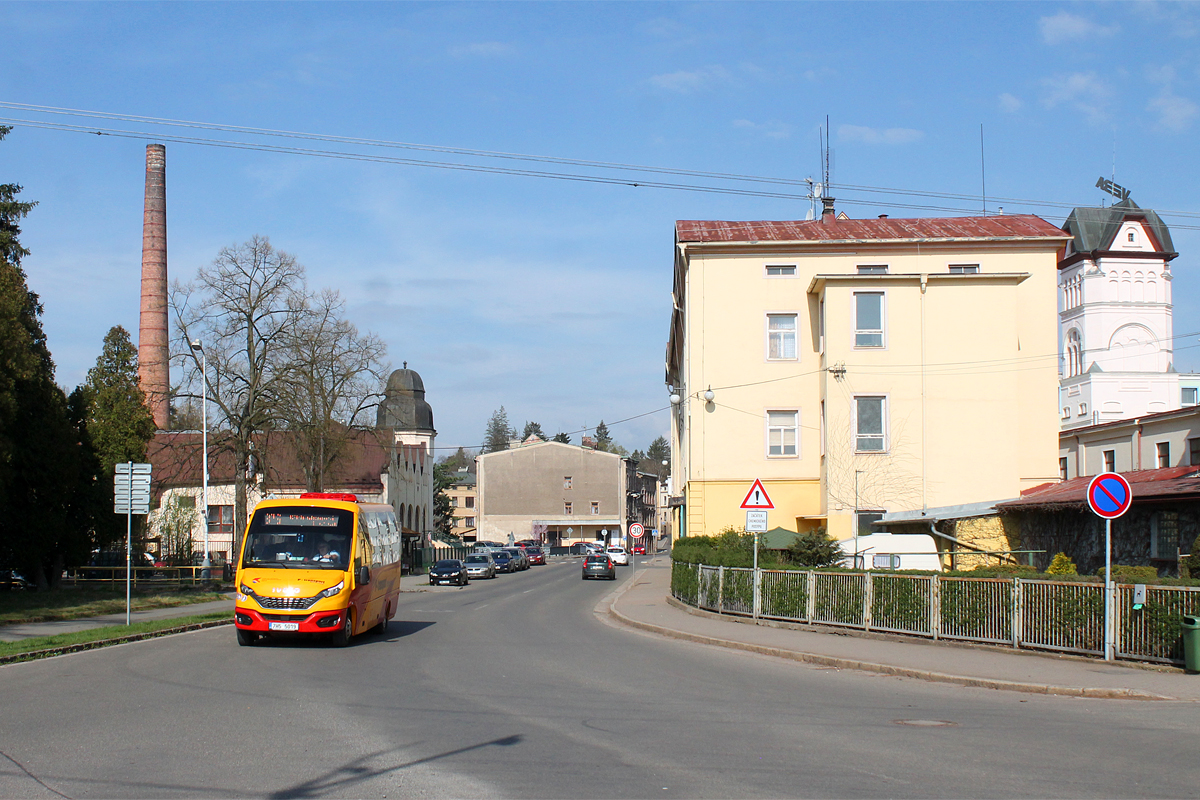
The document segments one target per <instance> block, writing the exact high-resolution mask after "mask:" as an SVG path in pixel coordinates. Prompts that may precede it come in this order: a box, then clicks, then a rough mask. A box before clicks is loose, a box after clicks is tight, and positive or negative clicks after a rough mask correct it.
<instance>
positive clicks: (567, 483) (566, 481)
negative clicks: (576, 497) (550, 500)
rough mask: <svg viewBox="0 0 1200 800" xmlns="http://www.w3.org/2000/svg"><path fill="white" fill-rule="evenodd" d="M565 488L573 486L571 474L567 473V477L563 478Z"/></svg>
mask: <svg viewBox="0 0 1200 800" xmlns="http://www.w3.org/2000/svg"><path fill="white" fill-rule="evenodd" d="M563 488H564V489H570V488H571V476H570V475H567V476H566V477H564V478H563Z"/></svg>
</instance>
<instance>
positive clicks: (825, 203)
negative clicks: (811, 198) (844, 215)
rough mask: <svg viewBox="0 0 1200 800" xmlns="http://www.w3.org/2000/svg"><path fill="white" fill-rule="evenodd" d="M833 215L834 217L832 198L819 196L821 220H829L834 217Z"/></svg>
mask: <svg viewBox="0 0 1200 800" xmlns="http://www.w3.org/2000/svg"><path fill="white" fill-rule="evenodd" d="M835 217H836V213H835V212H834V210H833V198H832V197H822V198H821V222H829V221H830V220H832V219H834V218H835Z"/></svg>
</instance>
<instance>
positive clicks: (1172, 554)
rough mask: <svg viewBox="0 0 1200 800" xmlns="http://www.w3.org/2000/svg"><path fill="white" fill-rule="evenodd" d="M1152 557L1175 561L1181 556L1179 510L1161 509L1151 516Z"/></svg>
mask: <svg viewBox="0 0 1200 800" xmlns="http://www.w3.org/2000/svg"><path fill="white" fill-rule="evenodd" d="M1150 557H1151V558H1154V559H1163V560H1171V561H1174V560H1175V559H1177V558H1178V557H1179V512H1178V511H1159V512H1158V513H1156V514H1154V515H1152V516H1151V517H1150Z"/></svg>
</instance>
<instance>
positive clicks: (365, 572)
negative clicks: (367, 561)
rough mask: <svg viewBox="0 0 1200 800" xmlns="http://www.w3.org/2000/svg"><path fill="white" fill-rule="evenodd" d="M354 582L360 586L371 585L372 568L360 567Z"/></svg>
mask: <svg viewBox="0 0 1200 800" xmlns="http://www.w3.org/2000/svg"><path fill="white" fill-rule="evenodd" d="M354 581H355V583H357V584H358V585H359V586H366V585H367V584H368V583H370V582H371V568H370V567H367V566H362V567H359V568H358V575H357V576H355V579H354Z"/></svg>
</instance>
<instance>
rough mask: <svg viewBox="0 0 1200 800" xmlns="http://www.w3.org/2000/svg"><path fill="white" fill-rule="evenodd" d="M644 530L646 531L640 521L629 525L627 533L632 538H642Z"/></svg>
mask: <svg viewBox="0 0 1200 800" xmlns="http://www.w3.org/2000/svg"><path fill="white" fill-rule="evenodd" d="M645 532H646V529H645V528H643V527H642V523H640V522H635V523H633V524H632V525H630V526H629V535H630V537H632V538H634V539H640V538H642V534H644V533H645Z"/></svg>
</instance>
